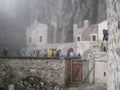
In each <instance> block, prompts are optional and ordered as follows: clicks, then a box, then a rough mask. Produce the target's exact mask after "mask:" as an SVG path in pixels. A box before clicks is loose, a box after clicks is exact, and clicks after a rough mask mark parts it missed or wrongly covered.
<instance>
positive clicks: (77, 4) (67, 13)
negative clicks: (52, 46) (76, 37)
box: [31, 0, 106, 42]
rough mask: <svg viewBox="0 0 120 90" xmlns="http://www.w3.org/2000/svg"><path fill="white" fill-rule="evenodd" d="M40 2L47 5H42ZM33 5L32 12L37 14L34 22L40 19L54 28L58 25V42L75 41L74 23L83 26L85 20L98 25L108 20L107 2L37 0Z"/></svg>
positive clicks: (97, 0) (33, 16)
mask: <svg viewBox="0 0 120 90" xmlns="http://www.w3.org/2000/svg"><path fill="white" fill-rule="evenodd" d="M40 2H44V4H45V5H44V6H43V5H40V4H39V3H40ZM33 3H34V4H33ZM31 5H32V7H34V8H32V9H31V10H32V12H33V11H34V12H35V13H33V15H32V18H33V19H32V22H33V21H34V20H35V19H38V21H39V22H43V23H49V24H52V25H54V26H55V23H56V26H55V27H56V29H57V33H56V42H72V41H73V24H74V23H76V24H79V25H80V26H82V22H83V20H85V19H88V20H90V22H91V23H97V22H100V21H103V20H105V18H106V13H105V12H106V5H105V0H101V1H100V0H56V1H54V0H36V2H35V1H33V2H32V3H31ZM40 7H42V8H40Z"/></svg>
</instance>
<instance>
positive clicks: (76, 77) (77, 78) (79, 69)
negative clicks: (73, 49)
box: [72, 60, 83, 82]
mask: <svg viewBox="0 0 120 90" xmlns="http://www.w3.org/2000/svg"><path fill="white" fill-rule="evenodd" d="M82 75H83V63H82V61H80V60H73V61H72V82H82Z"/></svg>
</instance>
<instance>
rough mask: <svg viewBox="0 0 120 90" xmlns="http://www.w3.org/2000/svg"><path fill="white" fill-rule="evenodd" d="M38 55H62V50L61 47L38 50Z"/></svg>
mask: <svg viewBox="0 0 120 90" xmlns="http://www.w3.org/2000/svg"><path fill="white" fill-rule="evenodd" d="M36 55H37V57H59V58H60V57H62V56H63V54H62V50H61V49H58V50H57V49H48V50H46V49H45V50H37V51H36Z"/></svg>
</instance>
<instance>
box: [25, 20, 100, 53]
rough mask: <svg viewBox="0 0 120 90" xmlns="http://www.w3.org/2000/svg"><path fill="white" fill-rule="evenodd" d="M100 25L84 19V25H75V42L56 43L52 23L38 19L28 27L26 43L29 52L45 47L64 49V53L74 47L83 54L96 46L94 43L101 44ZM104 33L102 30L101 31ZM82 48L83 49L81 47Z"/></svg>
mask: <svg viewBox="0 0 120 90" xmlns="http://www.w3.org/2000/svg"><path fill="white" fill-rule="evenodd" d="M98 27H99V25H98V24H94V25H91V24H90V22H89V21H88V20H84V26H83V27H82V28H78V25H77V24H74V25H73V36H74V42H72V43H55V41H56V34H55V33H56V29H55V27H54V26H52V25H46V24H40V23H38V22H37V21H35V22H34V24H33V25H32V26H30V27H29V28H28V29H27V34H26V43H27V48H28V52H30V51H33V52H34V53H35V51H36V50H41V49H42V50H43V49H49V48H53V49H56V48H57V49H58V48H60V49H63V53H64V54H65V55H66V52H67V50H68V49H69V48H73V49H74V51H75V52H76V55H77V54H78V53H81V54H83V53H84V52H85V51H87V50H88V49H90V48H94V45H98V46H99V45H100V42H99V38H98V37H99V33H98V31H99V28H98ZM101 33H102V32H101ZM81 48H82V49H81Z"/></svg>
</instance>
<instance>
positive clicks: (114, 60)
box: [107, 0, 120, 90]
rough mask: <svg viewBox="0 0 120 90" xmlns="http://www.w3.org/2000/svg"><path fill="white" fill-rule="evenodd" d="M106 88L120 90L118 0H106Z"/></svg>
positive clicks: (119, 8)
mask: <svg viewBox="0 0 120 90" xmlns="http://www.w3.org/2000/svg"><path fill="white" fill-rule="evenodd" d="M107 21H108V30H109V52H108V55H109V60H108V90H120V0H107Z"/></svg>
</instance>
